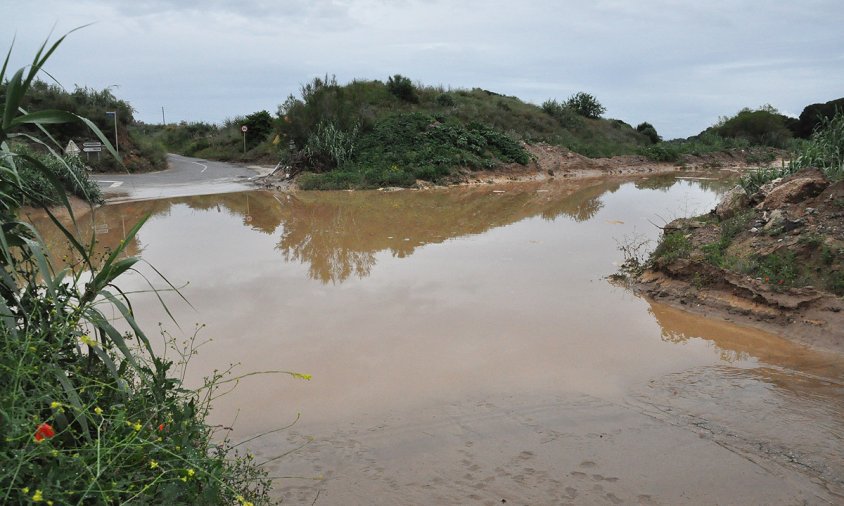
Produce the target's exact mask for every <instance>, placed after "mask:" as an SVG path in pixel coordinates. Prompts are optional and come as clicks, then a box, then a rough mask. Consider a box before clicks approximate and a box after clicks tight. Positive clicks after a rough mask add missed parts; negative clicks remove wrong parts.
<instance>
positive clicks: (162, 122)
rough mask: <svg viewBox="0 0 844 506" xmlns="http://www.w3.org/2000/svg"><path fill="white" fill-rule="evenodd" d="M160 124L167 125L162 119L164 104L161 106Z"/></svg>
mask: <svg viewBox="0 0 844 506" xmlns="http://www.w3.org/2000/svg"><path fill="white" fill-rule="evenodd" d="M161 124H162V125H164V126H167V122H166V121H165V120H164V106H163V105H162V106H161Z"/></svg>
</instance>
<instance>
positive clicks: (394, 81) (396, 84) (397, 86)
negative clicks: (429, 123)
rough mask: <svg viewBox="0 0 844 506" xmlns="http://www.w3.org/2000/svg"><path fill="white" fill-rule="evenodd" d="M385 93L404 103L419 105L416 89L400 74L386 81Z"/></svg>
mask: <svg viewBox="0 0 844 506" xmlns="http://www.w3.org/2000/svg"><path fill="white" fill-rule="evenodd" d="M387 91H389V92H390V93H392V94H393V95H395V96H397V97H398V98H400V99H401V100H404V101H405V102H410V103H413V104H416V103H419V97H418V96H417V95H416V88H414V87H413V83H412V82H411V81H410V79H409V78H407V77H404V76H403V75H401V74H396V75H394V76H392V77H390V78H388V79H387Z"/></svg>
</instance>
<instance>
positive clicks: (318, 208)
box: [39, 180, 624, 283]
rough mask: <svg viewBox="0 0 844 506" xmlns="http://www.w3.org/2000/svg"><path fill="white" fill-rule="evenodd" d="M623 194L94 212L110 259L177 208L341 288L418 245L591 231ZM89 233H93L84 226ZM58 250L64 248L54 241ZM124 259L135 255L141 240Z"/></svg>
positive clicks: (336, 198) (573, 190)
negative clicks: (609, 199) (219, 221)
mask: <svg viewBox="0 0 844 506" xmlns="http://www.w3.org/2000/svg"><path fill="white" fill-rule="evenodd" d="M622 184H624V183H623V182H621V181H601V180H589V181H569V182H558V183H554V184H548V185H542V184H540V183H529V184H514V185H510V186H507V187H506V189H505V190H504V192H503V193H500V192H499V193H495V192H493V187H486V186H481V187H470V188H469V187H463V188H450V189H447V190H428V191H410V190H407V191H399V192H367V191H359V192H301V193H297V194H284V193H282V194H278V193H273V192H261V191H257V192H244V193H227V194H220V195H203V196H195V197H181V198H173V199H164V200H155V201H144V202H133V203H126V204H119V205H111V206H106V207H104V208H101V209H99V210H97V213H96V223H97V226H98V227H103V228H107V229H108V230H109V233H108V234H106V235H101V236H100V237H99V240H100V247H101V248H102V249H103V250H107V249H108V248H113V247H114V246H116V244H117V243H118V242H119V241H120V240H122V238H123V237H124V236H123V235H122V234H120V233H112V231H115V232H117V231H120V230H122V228H123V226H124V224H125V225H126V226H128V227H129V228H131V225H133V224H134V223H135V222H137V221H138V220H139V219H141V218H142V217H143V216H144V215H146V214H152V215H159V216H161V215H166V214H167V213H170V212H171V209H172V206H173V205H180V204H181V205H186V206H188V207H189V208H191V209H197V210H203V211H206V212H209V213H214V212H215V211H216V212H219V213H225V214H229V215H232V216H237V217H240V218H241V220H242V224H243V226H246V227H248V228H250V229H252V230H255V231H258V232H261V233H263V234H275V233H276V231H279V232H280V237H279V241H278V244H277V246H276V248H277V249H278V250H279V252H280V253H281V255H282V256H283V258H284V259H285V260H286V261H297V262H302V263H306V264H308V271H309V274H310V276H311V277H312V278H313V279H318V280H320V281H322V282H323V283H329V282H334V283H337V282H343V281H345V280H347V279H349V278H350V277H352V276H357V277H364V276H368V275H369V274H370V273H371V272H372V269H373V267H374V266H375V263H376V255H377V254H378V253H379V252H381V251H389V252H390V253H391V254H392V255H393V256H394V257H399V258H402V257H405V256H409V255H411V254H413V252H414V251H415V250H416V248H417V247H419V246H422V245H426V244H436V243H441V242H444V241H446V240H448V239H452V238H455V237H461V236H467V235H474V234H482V233H485V232H487V231H489V230H492V229H495V228H498V227H503V226H506V225H510V224H513V223H516V222H519V221H521V220H524V219H526V218H531V217H535V216H541V217H542V218H544V219H546V220H556V219H558V218H560V217H567V218H570V219H572V220H574V221H576V222H583V221H588V220H590V219H592V218H594V216H595V215H596V214H597V213H598V212H599V211H600V210H601V208H602V207H603V205H604V203H603V200H602V199H603V196H604V195H605V194H606V193H607V192H615V191H617V190H618V189H619V188H620V187H621V185H622ZM537 190H541V191H537ZM280 225H281V227H279V226H280ZM87 226H88V228H89V229H90V228H92V226H93V225H92V224H91V223H90V218H89V223H88V225H87ZM40 228H41V227H40V226H39V229H40ZM142 235H143V230H141V236H142ZM56 240H57V242H59V243H61V242H62V239H61V237H60V236H59V237H58V238H57V239H56ZM129 251H130V252H131V253H137V252H139V251H140V243H139V242H138V239H137V238H136V239H135V240H134V241H133V242H132V244H130V247H129Z"/></svg>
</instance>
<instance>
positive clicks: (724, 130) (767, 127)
mask: <svg viewBox="0 0 844 506" xmlns="http://www.w3.org/2000/svg"><path fill="white" fill-rule="evenodd" d="M791 121H792V118H789V117H787V116H785V115H783V114H780V113H779V111H777V110H776V109H775V108H774V107H772V106H770V105H765V106H762V107H760V108H758V109H755V110H754V109H750V108H747V107H745V108H744V109H742V110H741V111H739V112H738V113H737V114H736V115H735V116H732V117H729V118H722V119H721V121H719V123H718V124H717V125H715V127H714V128H713V129H714V130H715V133H717V134H718V135H720V136H721V137H726V138H733V139H745V140H747V141H749V142H750V143H751V144H758V145H764V146H772V147H777V148H782V147H785V145H786V144H787V143H788V141H789V140H790V139H791V138H792V135H791V130H789V128H788V125H789V123H790V122H791Z"/></svg>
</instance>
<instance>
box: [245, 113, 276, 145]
mask: <svg viewBox="0 0 844 506" xmlns="http://www.w3.org/2000/svg"><path fill="white" fill-rule="evenodd" d="M243 124H244V125H245V126H246V127H247V128H248V129H249V133H248V134H247V137H246V138H247V141H248V143H249V144H250V145H257V144H259V143H260V142H261V141H264V140H266V138H267V137H268V136H269V135H270V133H272V131H273V117H272V116H270V113H269V112H267V111H258V112H253V113H252V114H250V115H248V116H246V118H244V119H243Z"/></svg>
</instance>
